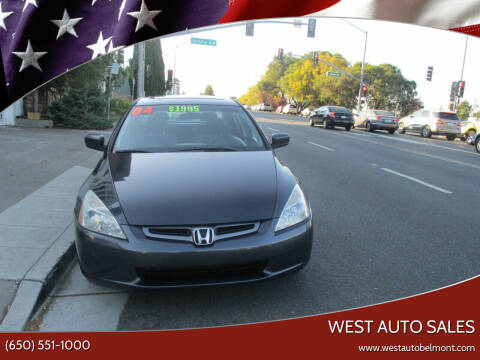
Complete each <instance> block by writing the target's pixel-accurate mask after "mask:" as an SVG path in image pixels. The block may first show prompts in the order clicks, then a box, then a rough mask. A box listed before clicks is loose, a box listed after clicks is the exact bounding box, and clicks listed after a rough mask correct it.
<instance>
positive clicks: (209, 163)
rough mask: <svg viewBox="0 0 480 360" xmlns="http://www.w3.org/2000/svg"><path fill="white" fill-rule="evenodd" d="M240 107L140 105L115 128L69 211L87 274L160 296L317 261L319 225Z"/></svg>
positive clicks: (94, 144)
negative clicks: (167, 290) (161, 291)
mask: <svg viewBox="0 0 480 360" xmlns="http://www.w3.org/2000/svg"><path fill="white" fill-rule="evenodd" d="M288 143H289V136H288V135H287V134H282V133H276V134H274V135H272V138H271V141H270V140H267V138H266V137H265V136H264V135H263V133H262V131H261V130H260V129H259V127H258V125H257V124H256V122H255V120H254V119H253V117H252V116H251V115H250V114H249V113H248V112H247V111H245V110H244V109H242V107H241V106H240V104H238V103H237V102H236V101H234V100H231V99H220V98H214V97H208V98H207V97H192V98H188V97H187V98H186V97H177V96H166V97H149V98H141V99H139V100H137V101H135V103H134V104H133V105H132V106H131V107H130V108H129V109H128V110H127V113H126V114H125V116H123V117H122V119H121V120H120V121H119V122H118V124H117V125H116V127H115V129H114V130H113V133H112V135H111V136H110V139H109V141H108V143H107V144H105V143H104V135H102V134H89V135H87V136H86V137H85V144H86V146H87V147H89V148H92V149H95V150H99V151H100V152H101V154H102V156H101V158H100V160H99V162H98V164H97V166H96V167H95V170H93V172H92V173H91V174H90V176H89V177H88V178H87V179H86V180H85V182H84V183H83V185H82V186H81V188H80V190H79V192H78V195H77V200H76V205H75V209H74V213H75V228H76V240H75V245H76V249H77V254H78V260H79V264H80V268H81V270H82V272H83V274H84V275H85V276H86V277H87V278H89V279H92V280H94V281H95V282H99V283H102V284H110V285H113V286H118V287H134V288H156V287H178V286H198V285H212V284H233V283H240V282H251V281H259V280H264V279H267V278H271V277H276V276H280V275H283V274H285V273H287V272H291V271H295V270H299V269H301V268H302V267H303V266H305V265H306V264H307V262H308V261H309V259H310V253H311V248H312V239H313V223H312V214H311V209H310V205H309V202H308V200H307V198H306V196H305V195H304V193H303V191H302V189H301V187H300V185H299V183H298V182H297V178H296V177H295V176H294V175H293V173H292V172H291V171H290V170H289V169H288V168H287V167H286V166H285V164H282V163H280V161H279V160H278V159H277V158H276V155H275V151H274V149H276V148H279V147H282V146H286V145H287V144H288Z"/></svg>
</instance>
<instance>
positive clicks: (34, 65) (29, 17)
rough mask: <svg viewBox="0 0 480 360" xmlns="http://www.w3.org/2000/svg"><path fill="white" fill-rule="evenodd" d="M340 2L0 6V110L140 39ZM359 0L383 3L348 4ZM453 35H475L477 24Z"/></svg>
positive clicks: (25, 2) (6, 0)
mask: <svg viewBox="0 0 480 360" xmlns="http://www.w3.org/2000/svg"><path fill="white" fill-rule="evenodd" d="M344 1H347V0H164V1H158V0H0V51H1V58H0V59H1V62H2V63H1V64H0V110H2V109H4V108H5V107H7V106H8V105H10V104H11V103H13V102H14V101H16V100H17V99H19V98H21V97H22V96H24V95H26V94H27V93H29V92H30V91H32V90H34V89H35V88H37V87H39V86H40V85H42V84H44V83H45V82H47V81H49V80H51V79H53V78H55V77H56V76H58V75H61V74H63V73H64V72H66V71H68V70H69V69H72V68H74V67H76V66H78V65H81V64H83V63H85V62H88V61H89V60H92V59H95V58H96V57H98V56H102V55H104V54H106V53H108V52H110V51H113V50H116V49H119V48H121V47H124V46H128V45H131V44H134V43H137V42H139V41H143V40H147V39H151V38H154V37H158V36H161V35H165V34H169V33H173V32H177V31H182V30H185V29H192V28H196V27H201V26H207V25H214V24H216V23H219V22H220V23H224V22H231V21H238V20H248V19H255V18H269V17H284V16H302V15H308V14H311V13H315V12H318V11H320V10H324V9H327V8H329V7H331V6H334V5H338V4H340V3H343V2H344ZM349 1H352V0H349ZM361 1H370V2H372V1H377V2H378V1H387V0H355V3H356V4H358V3H359V2H361ZM391 1H394V0H391ZM396 1H398V0H396ZM412 1H413V0H412ZM417 1H426V2H427V1H431V0H417ZM462 1H467V2H468V1H477V0H462ZM349 15H351V14H349ZM353 16H354V14H353ZM457 30H460V31H468V32H469V33H471V34H477V35H480V27H479V26H476V27H473V28H472V27H469V28H462V29H457ZM475 31H477V33H475Z"/></svg>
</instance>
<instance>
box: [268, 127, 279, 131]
mask: <svg viewBox="0 0 480 360" xmlns="http://www.w3.org/2000/svg"><path fill="white" fill-rule="evenodd" d="M269 129H270V130H272V131H276V132H280V131H279V130H277V129H274V128H271V127H269Z"/></svg>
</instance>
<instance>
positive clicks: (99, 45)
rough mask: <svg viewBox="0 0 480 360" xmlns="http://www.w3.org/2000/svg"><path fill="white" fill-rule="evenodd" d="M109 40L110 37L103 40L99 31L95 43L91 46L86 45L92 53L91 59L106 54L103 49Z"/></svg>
mask: <svg viewBox="0 0 480 360" xmlns="http://www.w3.org/2000/svg"><path fill="white" fill-rule="evenodd" d="M111 38H112V37H111V36H110V37H108V38H106V39H104V38H103V34H102V32H101V31H100V34H98V39H97V42H96V43H95V44H92V45H87V47H88V48H89V49H90V50H92V51H93V54H92V59H95V58H96V57H97V56H100V55H105V54H106V51H105V47H106V46H107V44H108V42H109V41H110V39H111Z"/></svg>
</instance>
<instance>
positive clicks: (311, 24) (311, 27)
mask: <svg viewBox="0 0 480 360" xmlns="http://www.w3.org/2000/svg"><path fill="white" fill-rule="evenodd" d="M316 27H317V20H316V19H308V29H307V36H308V37H311V38H314V37H315V28H316Z"/></svg>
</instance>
